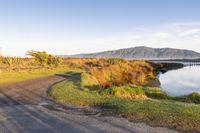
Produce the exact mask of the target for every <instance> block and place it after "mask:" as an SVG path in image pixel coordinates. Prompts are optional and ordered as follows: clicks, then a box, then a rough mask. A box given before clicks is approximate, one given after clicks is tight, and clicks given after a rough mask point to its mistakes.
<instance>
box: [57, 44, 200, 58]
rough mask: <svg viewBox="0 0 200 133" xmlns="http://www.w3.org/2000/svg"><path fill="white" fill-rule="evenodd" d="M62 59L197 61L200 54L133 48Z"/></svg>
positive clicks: (185, 51)
mask: <svg viewBox="0 0 200 133" xmlns="http://www.w3.org/2000/svg"><path fill="white" fill-rule="evenodd" d="M60 57H78V58H125V59H196V58H200V53H198V52H195V51H192V50H185V49H174V48H150V47H144V46H142V47H132V48H125V49H119V50H110V51H104V52H97V53H89V54H77V55H71V56H67V55H61V56H60Z"/></svg>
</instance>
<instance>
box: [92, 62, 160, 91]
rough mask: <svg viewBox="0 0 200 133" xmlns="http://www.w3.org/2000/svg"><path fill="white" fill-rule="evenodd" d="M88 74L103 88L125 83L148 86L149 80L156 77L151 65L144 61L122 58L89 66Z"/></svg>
mask: <svg viewBox="0 0 200 133" xmlns="http://www.w3.org/2000/svg"><path fill="white" fill-rule="evenodd" d="M108 62H109V60H108ZM90 74H91V75H93V76H94V77H95V78H96V79H97V80H98V81H99V83H100V85H101V86H102V87H103V88H108V87H112V86H121V85H126V84H135V85H140V86H148V85H149V84H150V83H149V82H151V81H152V80H154V79H157V78H156V73H155V72H154V69H153V67H152V66H151V65H150V64H149V63H148V62H146V61H126V60H124V61H120V62H118V63H111V64H110V65H106V66H102V67H101V68H96V67H91V68H90Z"/></svg>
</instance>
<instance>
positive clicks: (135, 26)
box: [0, 0, 200, 56]
mask: <svg viewBox="0 0 200 133" xmlns="http://www.w3.org/2000/svg"><path fill="white" fill-rule="evenodd" d="M199 7H200V1H199V0H0V46H1V47H2V52H3V53H4V54H5V55H17V56H18V55H19V56H21V55H24V53H25V52H26V51H27V50H45V51H47V52H50V53H53V54H76V53H87V52H97V51H103V50H110V49H119V48H125V47H134V46H149V47H174V48H184V49H192V50H196V51H199V52H200V46H199V44H200V8H199Z"/></svg>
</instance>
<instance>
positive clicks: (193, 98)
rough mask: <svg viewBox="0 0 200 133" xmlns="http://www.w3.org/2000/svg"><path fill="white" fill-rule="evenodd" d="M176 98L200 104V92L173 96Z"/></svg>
mask: <svg viewBox="0 0 200 133" xmlns="http://www.w3.org/2000/svg"><path fill="white" fill-rule="evenodd" d="M173 99H174V100H177V101H182V102H188V103H198V104H200V93H197V92H194V93H191V94H189V95H185V96H178V97H173Z"/></svg>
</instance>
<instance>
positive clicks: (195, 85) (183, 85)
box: [160, 66, 200, 96]
mask: <svg viewBox="0 0 200 133" xmlns="http://www.w3.org/2000/svg"><path fill="white" fill-rule="evenodd" d="M160 81H161V87H162V89H163V90H164V91H165V92H167V93H168V94H169V95H171V96H181V95H187V94H190V93H192V92H200V66H188V67H184V68H182V69H178V70H172V71H169V72H167V73H164V74H161V75H160Z"/></svg>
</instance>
